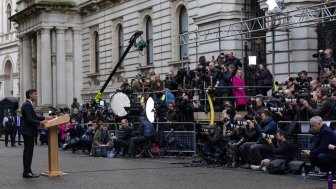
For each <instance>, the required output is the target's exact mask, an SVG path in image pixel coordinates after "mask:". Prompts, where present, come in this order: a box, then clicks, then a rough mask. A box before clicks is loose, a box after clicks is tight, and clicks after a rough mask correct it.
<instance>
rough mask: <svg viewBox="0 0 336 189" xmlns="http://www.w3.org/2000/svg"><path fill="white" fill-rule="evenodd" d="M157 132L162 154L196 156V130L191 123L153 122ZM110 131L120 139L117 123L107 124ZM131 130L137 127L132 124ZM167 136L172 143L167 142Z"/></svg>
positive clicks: (120, 133) (121, 132)
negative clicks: (171, 139)
mask: <svg viewBox="0 0 336 189" xmlns="http://www.w3.org/2000/svg"><path fill="white" fill-rule="evenodd" d="M153 124H154V125H155V128H156V131H157V141H158V143H161V146H160V147H161V149H163V152H164V153H188V154H190V155H194V154H196V128H195V124H194V123H192V122H154V123H153ZM109 126H110V127H109V128H110V131H111V132H112V133H113V134H114V135H115V136H116V137H120V136H122V134H123V131H122V130H121V127H120V125H119V124H117V123H109ZM132 127H133V129H134V128H135V127H137V124H134V125H133V126H132ZM168 135H170V136H172V137H173V138H174V139H173V140H174V141H167V140H168V139H167V137H168Z"/></svg>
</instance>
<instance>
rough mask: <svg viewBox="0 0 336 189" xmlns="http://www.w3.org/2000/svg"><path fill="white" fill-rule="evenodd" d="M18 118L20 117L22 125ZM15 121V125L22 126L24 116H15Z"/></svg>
mask: <svg viewBox="0 0 336 189" xmlns="http://www.w3.org/2000/svg"><path fill="white" fill-rule="evenodd" d="M18 119H20V125H18V121H17V120H18ZM14 123H15V127H21V126H22V116H14Z"/></svg>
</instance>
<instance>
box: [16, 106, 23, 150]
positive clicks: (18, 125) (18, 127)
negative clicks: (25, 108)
mask: <svg viewBox="0 0 336 189" xmlns="http://www.w3.org/2000/svg"><path fill="white" fill-rule="evenodd" d="M14 122H15V131H14V139H15V138H16V135H18V140H17V142H18V145H21V135H22V132H21V123H22V117H21V114H20V111H17V112H16V116H15V117H14Z"/></svg>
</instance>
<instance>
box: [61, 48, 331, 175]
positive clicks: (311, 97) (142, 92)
mask: <svg viewBox="0 0 336 189" xmlns="http://www.w3.org/2000/svg"><path fill="white" fill-rule="evenodd" d="M329 52H330V51H329V50H326V53H325V54H329ZM325 54H323V53H318V54H317V55H315V56H316V57H317V59H318V61H319V63H320V65H321V66H322V68H321V70H323V73H321V75H320V77H319V79H316V80H315V79H312V78H311V77H310V76H309V75H308V73H307V72H306V71H301V72H299V73H298V77H290V78H288V79H287V80H286V81H285V82H275V85H274V86H273V93H272V95H271V96H267V92H268V91H269V90H270V89H271V88H272V84H273V82H274V81H273V77H272V74H271V73H270V71H269V70H268V69H267V67H266V66H265V65H262V64H261V65H258V67H257V70H256V72H255V77H254V78H255V79H256V82H255V83H256V84H257V86H259V87H260V88H256V90H254V92H255V93H256V96H254V97H252V98H248V96H247V92H246V91H247V88H246V86H245V82H244V79H243V78H242V75H243V70H242V69H241V67H242V64H241V63H240V61H239V59H238V58H236V57H234V56H233V53H232V52H231V53H229V54H228V55H224V54H221V55H220V56H218V58H217V59H216V60H215V59H214V57H213V58H212V60H211V61H208V62H207V61H206V59H205V57H204V56H202V57H200V59H199V63H198V66H197V68H196V69H195V70H190V69H189V67H183V68H180V69H179V70H178V71H177V73H176V74H173V73H172V72H171V71H170V72H168V73H167V74H166V75H165V78H164V79H161V77H160V75H157V74H155V73H151V78H144V77H143V76H141V75H138V76H137V77H136V78H134V79H132V81H131V83H128V80H127V79H125V80H124V82H123V84H122V85H121V86H120V88H119V89H118V90H117V92H122V93H125V94H126V95H128V96H129V98H130V99H131V108H130V109H129V110H128V115H127V116H126V117H118V116H116V115H115V114H114V113H113V112H112V111H111V110H110V108H109V107H108V106H107V105H106V106H98V105H94V104H92V105H91V104H89V103H87V104H85V105H80V104H79V103H78V102H77V100H76V99H74V102H73V104H72V105H71V109H72V113H71V123H72V125H73V126H72V127H70V129H69V128H67V129H66V127H68V126H66V125H64V127H65V128H63V129H62V127H63V126H61V127H60V128H59V139H60V146H62V145H63V143H64V142H65V140H66V138H65V135H66V133H69V134H70V144H74V145H68V146H67V147H65V149H68V148H71V149H72V151H73V152H75V151H76V150H78V149H80V147H78V145H77V144H79V143H78V142H79V141H81V148H82V150H83V151H84V152H87V153H90V151H91V150H92V147H93V146H94V145H98V146H99V145H109V144H114V145H115V146H116V148H117V149H118V153H120V155H122V156H124V155H127V154H131V156H132V157H133V156H134V155H135V152H134V151H135V150H134V148H135V145H136V144H137V143H139V142H141V141H143V140H145V139H146V137H139V132H134V131H135V130H137V131H139V129H140V132H141V133H142V134H144V130H146V129H147V131H149V130H150V131H151V132H150V134H149V135H151V136H150V137H153V136H152V135H154V134H153V132H154V131H153V128H154V125H153V124H151V123H150V122H148V120H147V121H146V120H139V117H142V118H145V117H146V112H145V111H144V106H145V102H146V99H147V98H148V97H152V98H153V99H154V102H155V106H154V107H155V119H156V121H158V122H195V120H194V117H193V116H194V112H195V111H196V112H197V111H200V112H209V111H210V106H209V103H208V102H207V98H206V95H210V96H212V97H213V98H212V99H214V100H213V103H214V109H215V111H216V112H219V111H222V112H223V120H222V122H221V123H220V124H217V125H210V126H207V127H205V128H204V127H201V126H199V127H198V128H197V132H198V134H197V137H198V141H202V142H203V143H204V148H203V149H202V155H203V156H204V157H206V156H208V155H209V156H213V155H216V154H224V155H225V156H227V154H228V153H229V151H230V150H231V151H232V155H233V156H232V157H233V158H231V160H228V159H225V161H226V163H233V164H235V165H237V164H241V165H242V166H243V167H244V168H251V167H252V168H254V169H264V167H265V166H264V165H265V164H268V163H269V161H270V159H272V158H274V157H278V158H279V157H280V158H282V159H285V161H286V162H288V161H290V160H291V159H292V157H293V154H292V152H293V150H292V145H290V144H289V142H288V141H290V140H288V139H291V140H295V136H296V134H297V133H298V132H299V129H300V124H299V123H297V122H295V121H309V120H310V119H311V118H312V117H315V116H319V117H321V118H322V119H323V120H324V121H328V120H335V115H336V109H335V107H336V106H335V105H336V96H335V95H334V94H336V92H335V91H336V77H335V76H336V74H335V72H336V71H335V70H334V65H335V63H334V62H333V61H331V60H330V57H329V58H328V57H326V58H323V57H324V56H325ZM322 56H323V57H322ZM209 88H210V89H211V90H207V89H209ZM63 111H64V112H66V111H69V110H68V109H67V110H65V109H64V110H63ZM240 111H245V112H247V114H246V115H245V116H241V115H239V113H238V112H240ZM139 115H140V116H139ZM125 120H126V121H127V120H128V121H127V123H125ZM279 121H288V122H285V124H278V123H279ZM120 122H121V123H122V124H121V125H125V127H121V130H123V129H125V128H127V129H128V130H129V129H130V127H129V126H128V125H129V124H128V122H130V123H132V124H133V125H132V128H131V129H132V131H131V132H130V131H128V132H127V133H128V134H126V135H125V136H122V137H121V138H117V137H116V136H111V133H108V130H109V127H110V125H109V124H106V123H120ZM136 123H139V124H136ZM80 124H81V125H80ZM74 125H75V126H74ZM77 125H79V126H77ZM83 126H85V127H83ZM330 128H331V129H334V128H335V123H334V122H331V123H330ZM171 129H173V130H188V129H190V128H188V127H187V126H185V125H183V124H177V125H174V124H162V125H161V126H160V124H159V130H161V131H162V130H165V131H169V130H171ZM96 131H99V133H100V134H96V135H95V132H96ZM132 133H133V134H132ZM134 133H136V134H135V135H134ZM147 134H148V133H147ZM155 135H156V133H155ZM142 136H144V135H142ZM147 138H148V137H147ZM140 139H141V141H140ZM332 145H336V144H332ZM91 153H92V151H91ZM270 156H272V157H270ZM225 158H227V157H225Z"/></svg>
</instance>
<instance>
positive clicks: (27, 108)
mask: <svg viewBox="0 0 336 189" xmlns="http://www.w3.org/2000/svg"><path fill="white" fill-rule="evenodd" d="M26 98H27V100H26V101H25V102H24V103H23V104H22V107H21V113H22V124H21V125H22V135H23V139H24V148H23V175H22V176H23V177H24V178H37V177H39V175H38V174H34V173H33V172H32V170H31V163H32V159H33V152H34V136H35V135H36V134H37V127H38V126H39V125H40V124H41V123H44V122H46V121H45V119H46V118H45V117H39V116H37V115H36V113H35V111H34V107H33V106H34V102H35V101H36V100H37V92H36V89H29V90H27V91H26ZM47 119H51V118H49V117H48V118H47Z"/></svg>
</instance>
